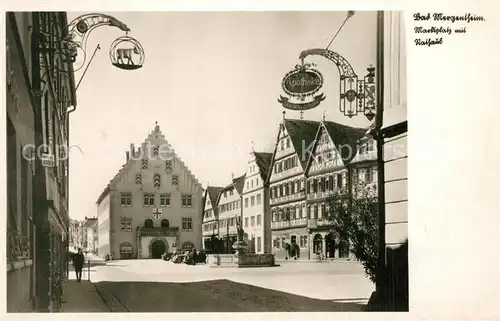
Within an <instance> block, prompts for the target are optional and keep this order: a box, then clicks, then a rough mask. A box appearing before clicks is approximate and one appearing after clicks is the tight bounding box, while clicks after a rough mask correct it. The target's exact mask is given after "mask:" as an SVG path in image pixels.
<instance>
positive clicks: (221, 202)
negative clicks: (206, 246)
mask: <svg viewBox="0 0 500 321" xmlns="http://www.w3.org/2000/svg"><path fill="white" fill-rule="evenodd" d="M244 183H245V175H243V176H239V177H237V178H234V177H233V179H232V183H231V184H229V185H228V186H226V187H224V188H223V189H221V190H220V192H219V197H218V199H217V206H218V208H219V209H218V212H219V213H218V214H219V215H218V223H219V224H218V227H219V239H220V240H223V241H224V250H223V251H224V253H232V252H233V248H232V246H233V244H234V242H236V240H237V236H238V230H237V224H238V221H239V220H241V219H242V192H243V184H244Z"/></svg>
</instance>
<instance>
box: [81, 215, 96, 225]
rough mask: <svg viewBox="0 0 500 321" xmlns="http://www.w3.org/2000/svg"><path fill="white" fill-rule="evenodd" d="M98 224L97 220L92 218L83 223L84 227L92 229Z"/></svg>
mask: <svg viewBox="0 0 500 321" xmlns="http://www.w3.org/2000/svg"><path fill="white" fill-rule="evenodd" d="M96 223H97V218H95V217H91V218H87V219H86V220H85V222H83V227H92V226H94V225H95V224H96Z"/></svg>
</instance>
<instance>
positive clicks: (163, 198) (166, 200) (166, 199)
mask: <svg viewBox="0 0 500 321" xmlns="http://www.w3.org/2000/svg"><path fill="white" fill-rule="evenodd" d="M160 206H162V207H165V206H170V194H160Z"/></svg>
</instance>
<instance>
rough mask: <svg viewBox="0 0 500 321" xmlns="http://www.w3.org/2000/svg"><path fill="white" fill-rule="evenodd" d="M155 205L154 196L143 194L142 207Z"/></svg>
mask: <svg viewBox="0 0 500 321" xmlns="http://www.w3.org/2000/svg"><path fill="white" fill-rule="evenodd" d="M154 205H155V194H152V193H144V206H154Z"/></svg>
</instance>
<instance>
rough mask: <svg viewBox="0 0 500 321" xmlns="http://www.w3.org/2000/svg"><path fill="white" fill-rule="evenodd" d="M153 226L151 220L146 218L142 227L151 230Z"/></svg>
mask: <svg viewBox="0 0 500 321" xmlns="http://www.w3.org/2000/svg"><path fill="white" fill-rule="evenodd" d="M153 226H154V224H153V220H152V219H150V218H148V219H147V220H145V221H144V227H146V228H152V227H153Z"/></svg>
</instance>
